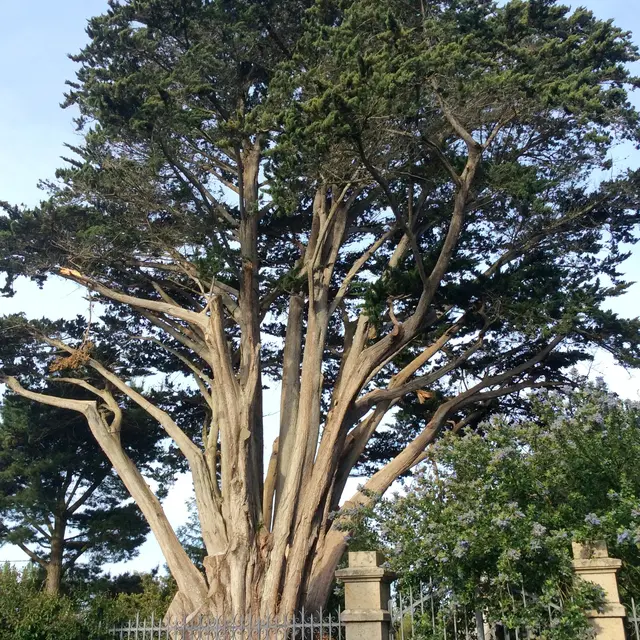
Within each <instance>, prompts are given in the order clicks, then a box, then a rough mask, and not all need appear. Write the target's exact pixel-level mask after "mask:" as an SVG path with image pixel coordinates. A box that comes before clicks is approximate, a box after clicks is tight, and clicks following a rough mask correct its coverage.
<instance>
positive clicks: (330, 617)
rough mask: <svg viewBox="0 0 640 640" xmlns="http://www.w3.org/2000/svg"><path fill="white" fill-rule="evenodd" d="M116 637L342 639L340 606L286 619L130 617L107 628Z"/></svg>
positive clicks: (131, 639)
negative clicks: (122, 622) (163, 618)
mask: <svg viewBox="0 0 640 640" xmlns="http://www.w3.org/2000/svg"><path fill="white" fill-rule="evenodd" d="M108 635H109V636H111V637H112V638H115V639H117V640H343V638H344V636H345V634H344V623H343V622H342V619H341V616H340V610H338V611H337V612H336V613H328V614H325V613H324V612H322V611H320V613H318V614H312V613H311V614H307V613H305V611H304V609H303V610H302V611H301V612H300V613H299V614H297V615H296V616H294V617H291V618H288V619H277V618H267V619H259V618H252V617H249V616H236V617H234V618H231V619H227V618H216V617H213V616H211V617H210V616H198V617H196V618H193V619H191V620H187V619H182V620H171V621H168V620H156V619H154V618H153V617H151V618H150V619H145V620H141V619H140V617H139V616H138V617H137V618H136V619H135V620H129V621H128V622H127V623H126V624H124V625H122V626H119V627H113V628H111V629H109V630H108Z"/></svg>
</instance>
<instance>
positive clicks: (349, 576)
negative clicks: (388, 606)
mask: <svg viewBox="0 0 640 640" xmlns="http://www.w3.org/2000/svg"><path fill="white" fill-rule="evenodd" d="M336 578H338V580H342V582H372V581H376V582H392V581H393V580H395V579H396V578H397V575H396V574H395V573H394V572H393V571H389V569H384V568H383V567H347V568H346V569H338V570H337V571H336Z"/></svg>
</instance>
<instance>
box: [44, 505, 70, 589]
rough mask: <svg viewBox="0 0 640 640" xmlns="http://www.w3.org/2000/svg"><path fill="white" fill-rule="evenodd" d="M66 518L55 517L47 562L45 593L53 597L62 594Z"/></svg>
mask: <svg viewBox="0 0 640 640" xmlns="http://www.w3.org/2000/svg"><path fill="white" fill-rule="evenodd" d="M66 527H67V525H66V522H65V519H64V516H60V515H57V514H56V515H55V517H54V521H53V531H52V533H51V553H50V554H49V560H48V562H47V579H46V582H45V591H46V592H47V593H48V594H50V595H53V596H57V595H59V594H60V587H61V584H62V574H63V555H64V536H65V531H66Z"/></svg>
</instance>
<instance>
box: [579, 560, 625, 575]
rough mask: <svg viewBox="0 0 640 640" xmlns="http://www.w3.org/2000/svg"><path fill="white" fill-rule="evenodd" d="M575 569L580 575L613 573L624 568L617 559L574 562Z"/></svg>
mask: <svg viewBox="0 0 640 640" xmlns="http://www.w3.org/2000/svg"><path fill="white" fill-rule="evenodd" d="M572 564H573V568H574V569H575V570H576V571H577V572H578V573H612V572H615V571H617V570H618V569H619V568H620V567H621V566H622V560H618V559H617V558H593V559H591V560H583V559H580V560H572Z"/></svg>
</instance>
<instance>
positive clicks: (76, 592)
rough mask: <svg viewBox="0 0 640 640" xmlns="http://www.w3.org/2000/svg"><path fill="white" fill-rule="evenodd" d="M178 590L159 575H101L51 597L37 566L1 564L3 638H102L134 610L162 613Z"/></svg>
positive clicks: (136, 612)
mask: <svg viewBox="0 0 640 640" xmlns="http://www.w3.org/2000/svg"><path fill="white" fill-rule="evenodd" d="M174 592H175V589H174V585H173V583H172V581H171V580H170V579H168V578H164V577H162V576H158V575H156V574H153V573H152V574H142V575H138V574H134V575H124V576H119V577H117V578H115V579H110V578H102V579H100V580H97V581H95V582H93V583H90V584H88V585H85V586H83V587H82V588H77V587H76V588H74V587H73V586H71V588H70V589H69V592H68V593H67V594H65V595H60V596H52V595H49V594H47V593H46V592H45V591H43V589H42V575H41V574H40V572H39V571H38V570H37V569H35V568H33V567H30V566H28V567H26V568H25V569H23V570H22V571H19V570H17V569H15V568H13V567H10V566H9V565H5V566H4V567H0V640H89V639H90V640H101V638H104V637H106V631H107V630H108V629H109V628H110V627H111V626H114V625H117V624H119V623H123V622H125V621H127V620H129V619H131V618H135V617H136V615H140V617H141V618H143V617H151V616H152V615H153V616H155V617H156V618H162V616H163V615H164V613H165V611H166V610H167V607H168V606H169V603H170V602H171V598H172V597H173V594H174Z"/></svg>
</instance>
